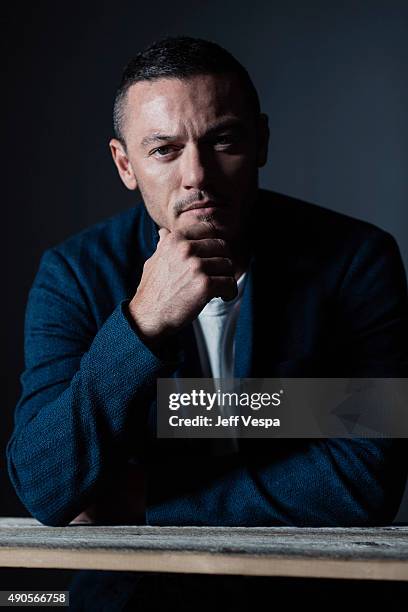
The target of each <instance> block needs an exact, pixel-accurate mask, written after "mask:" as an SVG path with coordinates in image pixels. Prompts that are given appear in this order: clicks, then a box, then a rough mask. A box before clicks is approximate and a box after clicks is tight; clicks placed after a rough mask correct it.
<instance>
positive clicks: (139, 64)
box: [113, 36, 261, 147]
mask: <svg viewBox="0 0 408 612" xmlns="http://www.w3.org/2000/svg"><path fill="white" fill-rule="evenodd" d="M199 74H235V75H237V76H238V77H239V78H240V80H241V83H242V91H243V93H244V95H246V96H247V98H248V102H249V104H250V106H251V109H252V110H253V112H254V114H255V115H256V116H258V115H259V114H260V112H261V111H260V104H259V97H258V93H257V91H256V89H255V86H254V84H253V82H252V80H251V77H250V76H249V74H248V72H247V70H246V69H245V68H244V67H243V66H242V64H240V63H239V61H238V60H237V59H235V57H234V56H233V55H231V53H229V52H228V51H227V50H226V49H224V48H223V47H221V46H220V45H218V44H216V43H214V42H211V41H209V40H203V39H201V38H191V37H189V36H175V37H168V38H164V39H162V40H159V41H157V42H155V43H153V44H152V45H150V46H149V47H147V48H146V49H145V50H144V51H141V52H140V53H138V55H136V57H134V58H133V59H131V60H130V61H129V63H128V64H127V65H126V66H125V69H124V71H123V74H122V80H121V82H120V85H119V87H118V89H117V92H116V96H115V103H114V107H113V127H114V131H115V136H116V138H117V139H118V140H119V141H120V142H121V143H122V145H123V146H125V147H126V143H125V138H124V134H123V122H124V113H125V102H126V94H127V92H128V89H129V87H131V86H132V85H133V84H134V83H137V82H138V81H154V80H156V79H163V78H178V79H187V78H189V77H191V76H195V75H199Z"/></svg>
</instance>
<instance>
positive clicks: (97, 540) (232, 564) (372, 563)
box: [0, 518, 408, 580]
mask: <svg viewBox="0 0 408 612" xmlns="http://www.w3.org/2000/svg"><path fill="white" fill-rule="evenodd" d="M0 566H2V567H30V568H58V569H100V570H134V571H147V572H151V571H154V572H180V573H198V574H239V575H248V576H291V577H309V578H311V577H313V578H349V579H350V578H351V579H373V580H408V526H404V527H402V526H389V527H374V528H373V527H370V528H354V527H353V528H340V527H337V528H328V527H321V528H304V527H302V528H301V527H139V526H106V527H104V526H95V525H80V526H79V525H69V526H67V527H45V526H44V525H42V524H41V523H39V522H37V521H36V520H34V519H25V518H0Z"/></svg>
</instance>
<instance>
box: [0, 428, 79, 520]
mask: <svg viewBox="0 0 408 612" xmlns="http://www.w3.org/2000/svg"><path fill="white" fill-rule="evenodd" d="M6 457H7V468H8V474H9V478H10V481H11V483H12V485H13V488H14V490H15V492H16V494H17V497H18V498H19V500H20V501H21V503H22V504H23V506H24V507H25V508H26V510H27V511H28V512H29V514H30V515H31V516H32V517H33V518H34V519H36V520H37V521H39V522H40V523H41V524H42V525H45V526H47V527H65V526H66V525H69V523H70V521H71V520H72V519H73V518H74V516H75V514H74V515H72V513H71V512H70V513H68V512H67V511H66V510H64V508H61V507H60V508H56V507H55V506H56V503H55V501H56V500H55V495H53V496H51V497H50V495H47V493H49V491H45V490H44V489H43V488H42V487H40V486H35V485H33V482H34V479H33V478H32V474H31V470H30V469H27V470H23V469H18V467H17V464H16V461H15V458H14V455H13V439H11V440H10V441H9V443H8V445H7V448H6ZM53 502H54V503H53Z"/></svg>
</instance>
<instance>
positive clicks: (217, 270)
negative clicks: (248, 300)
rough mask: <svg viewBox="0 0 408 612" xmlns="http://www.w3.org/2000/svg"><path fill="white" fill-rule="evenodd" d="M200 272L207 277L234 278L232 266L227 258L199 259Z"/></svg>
mask: <svg viewBox="0 0 408 612" xmlns="http://www.w3.org/2000/svg"><path fill="white" fill-rule="evenodd" d="M201 266H202V270H203V272H204V273H205V274H207V275H208V276H234V272H235V269H234V265H233V263H232V261H231V259H229V258H227V257H209V258H201Z"/></svg>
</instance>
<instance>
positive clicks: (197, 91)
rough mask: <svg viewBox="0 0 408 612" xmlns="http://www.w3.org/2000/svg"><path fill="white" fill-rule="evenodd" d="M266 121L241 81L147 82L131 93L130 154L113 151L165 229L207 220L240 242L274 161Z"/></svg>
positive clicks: (210, 78) (213, 78)
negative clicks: (265, 169)
mask: <svg viewBox="0 0 408 612" xmlns="http://www.w3.org/2000/svg"><path fill="white" fill-rule="evenodd" d="M265 119H266V118H265V116H261V118H260V119H259V118H255V116H254V113H253V112H251V108H250V107H249V104H248V102H247V100H246V98H245V96H243V94H242V86H241V84H240V82H239V80H238V79H237V78H236V77H234V76H224V75H223V76H219V75H199V76H194V77H190V78H188V79H184V80H179V79H174V78H169V79H158V80H156V81H141V82H138V83H136V84H135V85H133V86H132V87H131V88H130V89H129V91H128V94H127V101H126V106H125V120H124V129H123V131H124V137H125V140H126V149H127V151H126V152H125V151H124V149H123V147H122V146H121V144H120V143H119V141H117V140H116V139H113V140H112V141H111V143H110V146H111V150H112V155H113V158H114V161H115V163H116V166H117V167H118V170H119V173H120V176H121V178H122V180H123V182H124V183H125V185H126V186H127V187H128V188H129V189H136V188H137V187H138V188H139V189H140V192H141V194H142V197H143V200H144V202H145V205H146V208H147V210H148V212H149V214H150V216H151V217H152V218H153V220H154V221H155V222H156V223H157V224H158V225H159V227H165V228H167V229H168V230H169V231H175V230H180V231H183V229H185V228H187V227H188V226H191V225H192V224H197V223H199V222H200V221H203V220H206V221H211V224H212V225H213V227H214V228H215V229H216V232H217V235H218V236H220V237H224V238H226V239H231V240H234V239H237V238H238V237H239V236H240V235H241V233H242V230H243V228H244V226H245V219H246V215H247V214H248V211H249V209H250V207H251V205H252V203H253V201H254V199H255V198H256V194H257V188H258V167H259V166H261V165H263V164H264V163H265V161H266V147H267V140H268V135H267V132H268V129H267V123H266V121H265ZM192 207H199V208H192Z"/></svg>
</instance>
